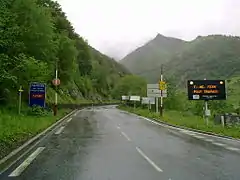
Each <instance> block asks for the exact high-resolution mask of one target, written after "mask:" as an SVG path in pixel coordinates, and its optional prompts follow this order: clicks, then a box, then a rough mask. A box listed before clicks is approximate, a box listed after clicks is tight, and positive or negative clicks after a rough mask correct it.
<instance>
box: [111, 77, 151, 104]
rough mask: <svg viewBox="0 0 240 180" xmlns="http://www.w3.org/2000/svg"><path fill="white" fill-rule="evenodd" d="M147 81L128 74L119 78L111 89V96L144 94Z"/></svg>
mask: <svg viewBox="0 0 240 180" xmlns="http://www.w3.org/2000/svg"><path fill="white" fill-rule="evenodd" d="M146 88H147V82H146V81H145V79H143V78H141V77H139V76H135V75H128V76H125V77H123V78H121V79H120V81H119V82H118V83H117V84H116V86H115V88H114V89H113V97H115V98H118V99H119V98H120V97H121V96H122V95H138V96H146Z"/></svg>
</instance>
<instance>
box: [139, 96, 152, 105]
mask: <svg viewBox="0 0 240 180" xmlns="http://www.w3.org/2000/svg"><path fill="white" fill-rule="evenodd" d="M149 103H150V104H155V98H152V97H143V98H142V104H149Z"/></svg>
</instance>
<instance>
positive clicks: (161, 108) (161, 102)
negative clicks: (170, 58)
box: [160, 65, 163, 116]
mask: <svg viewBox="0 0 240 180" xmlns="http://www.w3.org/2000/svg"><path fill="white" fill-rule="evenodd" d="M160 81H161V82H162V81H163V65H161V75H160ZM160 116H163V90H161V97H160Z"/></svg>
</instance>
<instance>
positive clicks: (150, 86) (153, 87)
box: [147, 84, 159, 89]
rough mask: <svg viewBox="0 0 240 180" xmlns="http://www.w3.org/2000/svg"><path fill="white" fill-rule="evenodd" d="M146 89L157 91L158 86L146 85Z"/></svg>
mask: <svg viewBox="0 0 240 180" xmlns="http://www.w3.org/2000/svg"><path fill="white" fill-rule="evenodd" d="M147 89H159V85H158V84H147Z"/></svg>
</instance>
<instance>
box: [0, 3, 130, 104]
mask: <svg viewBox="0 0 240 180" xmlns="http://www.w3.org/2000/svg"><path fill="white" fill-rule="evenodd" d="M0 14H1V16H0V29H1V31H0V105H3V104H16V102H17V99H18V89H19V87H20V85H21V86H23V89H24V92H23V100H24V101H25V102H27V101H28V88H29V83H30V82H43V83H46V84H47V102H48V103H53V102H54V93H55V88H54V87H53V86H52V85H51V80H52V79H53V78H54V73H55V67H56V65H57V68H58V70H59V78H60V80H61V85H60V86H59V88H58V90H57V92H58V94H59V102H60V103H61V102H62V103H63V102H64V103H68V102H81V101H85V100H89V99H91V100H95V99H99V98H103V99H111V96H110V94H111V91H112V89H113V88H114V86H115V84H116V82H117V81H118V80H119V79H120V78H121V76H123V75H125V74H126V73H128V71H127V70H126V69H125V68H124V67H122V65H120V64H118V63H117V62H115V61H114V60H113V59H110V58H109V57H107V56H105V55H103V54H101V53H100V52H98V51H97V50H95V49H93V48H92V47H91V46H89V45H88V44H87V42H86V41H85V40H84V39H83V38H82V37H81V36H80V35H78V34H77V33H76V32H75V31H74V28H73V27H72V25H71V23H70V22H69V21H68V20H67V17H66V15H65V13H64V12H63V11H62V9H61V7H60V5H59V4H58V3H57V2H55V1H52V0H35V1H33V0H3V1H1V9H0Z"/></svg>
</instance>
